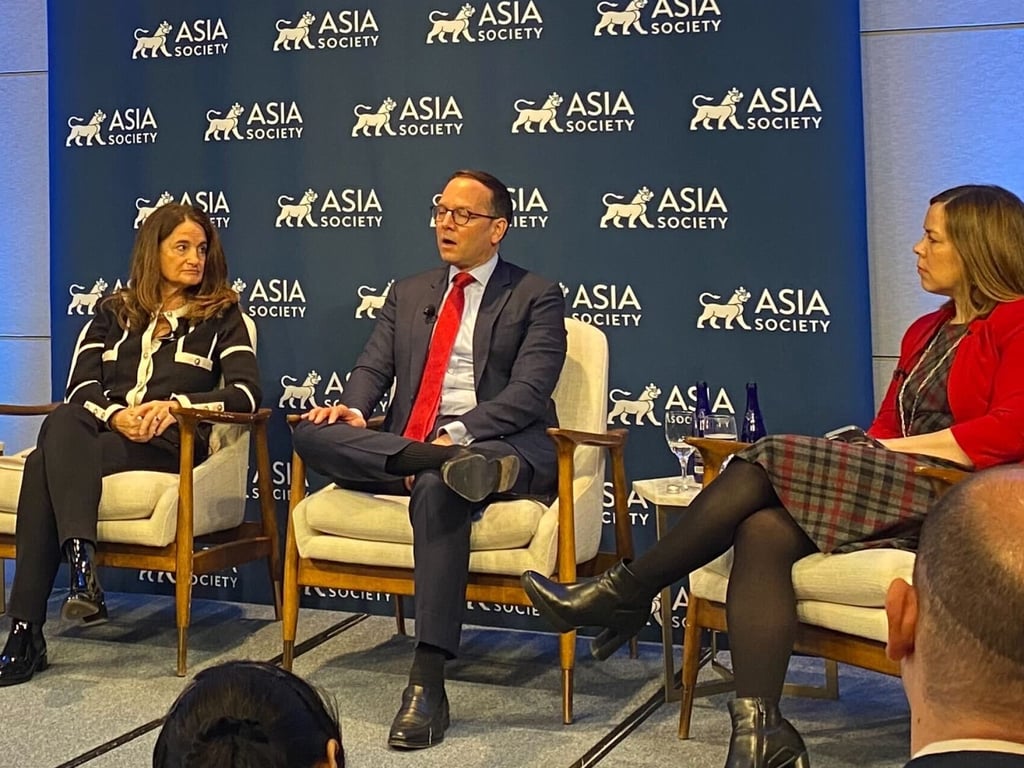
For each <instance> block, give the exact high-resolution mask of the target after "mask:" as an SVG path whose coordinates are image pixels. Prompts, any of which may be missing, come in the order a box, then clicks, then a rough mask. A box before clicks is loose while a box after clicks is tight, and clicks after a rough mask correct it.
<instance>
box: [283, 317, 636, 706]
mask: <svg viewBox="0 0 1024 768" xmlns="http://www.w3.org/2000/svg"><path fill="white" fill-rule="evenodd" d="M565 323H566V331H567V334H568V352H567V357H566V362H565V366H564V368H563V369H562V373H561V377H560V378H559V381H558V384H557V386H556V388H555V392H554V400H555V405H556V407H557V411H558V417H559V422H560V424H561V425H562V427H561V428H560V429H550V430H548V434H549V435H551V438H552V439H553V440H554V441H555V444H556V449H557V455H558V478H559V479H558V499H557V500H556V501H555V502H554V503H552V504H550V505H545V504H542V503H540V502H538V501H533V500H515V501H499V502H496V503H494V504H491V505H490V506H488V507H487V508H486V510H485V511H484V513H483V515H482V516H481V518H480V519H479V520H478V521H476V522H475V523H474V524H473V530H472V534H471V543H470V546H471V553H470V560H469V570H470V576H469V584H468V587H467V593H466V598H467V599H468V600H479V601H494V602H501V603H510V604H515V605H525V606H528V605H530V602H529V599H528V598H527V597H526V593H525V592H524V591H523V589H522V587H521V586H520V584H519V577H520V575H521V574H522V573H523V572H524V571H525V570H528V569H532V570H536V571H539V572H540V573H543V574H547V575H550V574H555V578H557V579H558V580H560V581H567V582H572V581H575V580H576V578H577V574H579V575H583V576H586V575H593V574H597V573H601V572H602V571H603V570H605V568H607V567H609V566H610V565H612V564H613V563H614V562H616V561H617V560H618V559H619V558H622V557H630V556H631V555H632V550H633V544H632V533H631V530H630V522H629V516H628V514H627V506H626V505H627V497H626V494H627V489H626V475H625V466H624V462H623V447H624V444H625V439H626V431H625V430H621V429H616V430H608V431H606V430H605V402H606V398H607V387H608V344H607V340H606V339H605V336H604V334H603V333H602V332H601V331H600V330H599V329H597V328H595V327H593V326H590V325H587V324H585V323H582V322H579V321H577V320H573V319H566V321H565ZM293 421H294V419H293ZM602 449H608V451H609V454H610V456H611V461H612V477H613V487H614V498H615V510H616V528H615V533H616V547H615V551H614V552H599V551H598V550H599V546H600V539H601V529H602V512H603V510H602V501H603V493H604V477H605V454H604V451H603V450H602ZM305 476H306V473H305V466H304V464H303V462H302V459H301V458H300V457H299V456H297V455H293V458H292V489H291V505H292V509H291V514H290V517H289V524H288V538H287V543H286V546H285V576H284V666H285V667H286V668H290V666H291V662H292V657H293V654H294V646H295V635H296V624H297V621H298V609H299V592H300V588H301V587H303V586H319V587H334V588H338V589H359V590H369V591H380V592H388V593H391V594H392V595H395V596H396V597H395V606H396V618H397V622H398V631H399V632H400V633H403V634H404V632H405V626H404V620H403V617H402V613H401V600H400V598H399V597H398V596H401V595H411V594H413V579H412V566H413V547H412V536H413V533H412V526H411V525H410V524H409V509H408V497H405V496H386V495H372V494H367V493H360V492H356V491H350V490H345V489H342V488H338V487H336V486H335V485H333V484H332V485H328V486H327V487H325V488H323V489H321V490H319V491H317V492H316V493H314V494H312V495H310V496H308V497H305V498H304V496H305ZM575 640H576V635H575V633H574V632H572V633H566V634H564V635H562V636H561V641H560V642H561V645H560V656H561V668H562V717H563V721H564V722H565V723H570V722H572V686H573V669H574V667H575Z"/></svg>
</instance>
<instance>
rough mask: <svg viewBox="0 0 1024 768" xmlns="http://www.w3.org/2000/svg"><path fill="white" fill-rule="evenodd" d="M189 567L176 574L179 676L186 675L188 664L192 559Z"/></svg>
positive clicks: (175, 603) (175, 604) (175, 594)
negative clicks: (183, 571)
mask: <svg viewBox="0 0 1024 768" xmlns="http://www.w3.org/2000/svg"><path fill="white" fill-rule="evenodd" d="M188 566H189V567H188V568H186V572H185V573H182V572H181V570H179V571H178V572H177V573H176V574H175V583H174V608H175V614H176V624H177V626H178V670H177V671H178V677H184V676H185V673H186V671H187V666H188V661H187V659H188V625H189V622H190V621H191V614H192V567H191V566H192V560H191V558H190V559H189V560H188Z"/></svg>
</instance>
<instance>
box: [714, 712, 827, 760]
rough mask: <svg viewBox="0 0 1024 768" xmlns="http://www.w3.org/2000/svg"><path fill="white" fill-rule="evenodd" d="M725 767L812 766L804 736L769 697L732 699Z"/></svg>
mask: <svg viewBox="0 0 1024 768" xmlns="http://www.w3.org/2000/svg"><path fill="white" fill-rule="evenodd" d="M729 714H731V715H732V738H731V739H730V740H729V756H728V757H727V758H726V759H725V768H786V767H787V766H793V768H810V765H811V761H810V760H809V759H808V757H807V747H806V746H804V740H803V739H802V738H800V734H799V733H797V732H796V728H794V727H793V726H792V725H791V724H790V723H789V721H788V720H786V719H785V718H784V717H783V716H782V714H781V713H780V712H779V705H778V704H776V703H775V702H774V701H771V700H770V699H733V700H732V701H730V702H729Z"/></svg>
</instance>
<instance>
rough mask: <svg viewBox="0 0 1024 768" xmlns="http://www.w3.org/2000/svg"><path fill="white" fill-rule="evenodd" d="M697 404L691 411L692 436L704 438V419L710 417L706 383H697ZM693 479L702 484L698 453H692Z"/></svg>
mask: <svg viewBox="0 0 1024 768" xmlns="http://www.w3.org/2000/svg"><path fill="white" fill-rule="evenodd" d="M696 389H697V404H696V405H695V406H694V409H693V436H694V437H704V417H706V416H710V415H711V395H710V393H709V391H708V383H707V382H706V381H698V382H697V387H696ZM691 461H693V479H694V481H695V482H696V483H697V484H698V485H700V484H703V482H704V460H703V459H702V458H701V455H700V451H694V452H693V457H692V458H691Z"/></svg>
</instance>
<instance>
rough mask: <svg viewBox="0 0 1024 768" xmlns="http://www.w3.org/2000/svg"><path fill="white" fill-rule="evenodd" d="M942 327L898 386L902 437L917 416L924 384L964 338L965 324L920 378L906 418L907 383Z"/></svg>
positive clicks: (937, 337)
mask: <svg viewBox="0 0 1024 768" xmlns="http://www.w3.org/2000/svg"><path fill="white" fill-rule="evenodd" d="M944 327H945V326H941V327H940V328H939V329H938V330H937V331H936V332H935V335H934V336H932V338H931V341H929V342H928V346H927V347H925V348H924V352H922V353H921V356H920V357H919V358H917V362H916V363H914V366H913V367H912V368H911V369H910V371H909V372H908V373H907V375H906V378H904V379H903V385H902V386H901V387H900V391H899V396H898V401H897V402H898V403H899V406H900V407H899V412H900V434H901V435H902V436H903V437H907V428H908V426H910V427H912V426H913V425H914V417H915V416H917V407H918V405H919V404H920V402H921V397H922V395H923V393H924V389H925V385H927V384H928V382H929V381H931V380H932V377H934V376H935V374H936V373H938V371H939V369H940V368H941V367H942V365H943V363H945V362H946V360H948V359H949V356H950V355H952V354H953V353H954V352H956V348H957V347H959V346H960V342H961V341H963V340H964V336H966V335H967V326H966V325H965V326H964V329H963V331H961V332H960V335H959V336H958V337H957V339H956V341H954V342H953V344H952V345H951V346H950V348H949V349H947V350H946V351H945V353H944V354H943V355H942V357H940V358H939V360H938V362H936V363H935V364H934V365H933V366H932V367H931V368H930V369H929V370H928V372H927V373H926V374H925V376H924V378H923V379H921V383H920V384H919V385H918V387H917V392H916V393H915V394H914V401H913V402H912V403H911V404H910V417H909V418H908V417H907V408H906V406H905V404H904V398H905V396H906V393H907V384H908V383H909V381H910V379H911V377H912V376H913V375H914V374H915V373H916V372H917V369H918V368H920V367H921V363H922V362H923V361H924V359H925V358H926V357H928V353H929V352H931V350H932V347H934V346H935V342H936V341H938V339H939V337H940V336H941V335H942V329H943V328H944Z"/></svg>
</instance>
